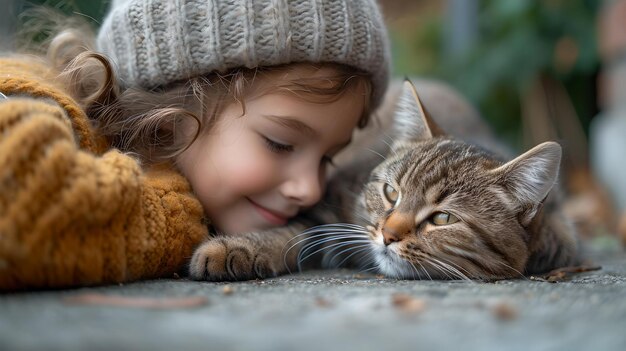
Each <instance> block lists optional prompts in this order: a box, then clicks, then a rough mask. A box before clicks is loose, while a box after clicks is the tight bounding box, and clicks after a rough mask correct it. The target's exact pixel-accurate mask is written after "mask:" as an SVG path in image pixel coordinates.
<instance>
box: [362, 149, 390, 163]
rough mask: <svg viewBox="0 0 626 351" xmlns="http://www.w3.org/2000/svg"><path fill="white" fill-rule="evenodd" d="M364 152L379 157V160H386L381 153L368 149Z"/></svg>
mask: <svg viewBox="0 0 626 351" xmlns="http://www.w3.org/2000/svg"><path fill="white" fill-rule="evenodd" d="M366 150H367V151H369V152H371V153H373V154H375V155H377V156H380V158H382V159H383V161H385V160H387V158H386V157H385V156H383V155H382V154H381V153H379V152H377V151H376V150H373V149H370V148H367V149H366Z"/></svg>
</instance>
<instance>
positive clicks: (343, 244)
mask: <svg viewBox="0 0 626 351" xmlns="http://www.w3.org/2000/svg"><path fill="white" fill-rule="evenodd" d="M366 242H367V241H364V240H348V241H341V242H338V243H334V244H331V245H328V246H325V247H321V248H319V249H317V250H315V251H313V252H311V253H309V254H307V255H306V256H304V255H298V270H302V262H304V261H306V260H307V259H308V258H309V257H311V256H313V255H315V254H317V253H320V252H323V251H325V250H327V249H329V248H334V250H338V249H341V248H344V247H346V246H348V247H349V246H351V245H354V244H364V243H366ZM307 250H308V248H307ZM331 252H332V251H331ZM302 256H304V257H302Z"/></svg>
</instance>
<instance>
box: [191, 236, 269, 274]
mask: <svg viewBox="0 0 626 351" xmlns="http://www.w3.org/2000/svg"><path fill="white" fill-rule="evenodd" d="M239 239H240V238H228V237H219V238H213V239H211V240H209V241H207V242H205V243H203V244H202V245H200V246H199V247H198V248H197V249H196V251H195V252H194V254H193V256H192V258H191V263H190V266H189V275H190V276H191V278H192V279H195V280H209V281H222V280H248V279H256V278H268V277H275V276H276V275H278V269H277V267H276V265H275V262H273V260H271V258H270V257H267V256H266V255H264V254H262V253H259V252H257V251H258V249H256V250H255V249H254V248H253V247H251V245H250V244H249V243H247V242H246V241H245V240H239Z"/></svg>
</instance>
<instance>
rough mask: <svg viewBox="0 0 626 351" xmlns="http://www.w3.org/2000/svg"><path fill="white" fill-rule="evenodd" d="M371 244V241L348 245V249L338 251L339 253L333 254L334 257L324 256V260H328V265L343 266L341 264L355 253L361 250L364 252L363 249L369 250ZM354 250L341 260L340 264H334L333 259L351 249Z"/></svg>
mask: <svg viewBox="0 0 626 351" xmlns="http://www.w3.org/2000/svg"><path fill="white" fill-rule="evenodd" d="M369 246H370V244H369V243H363V244H358V245H354V246H351V247H348V248H347V249H343V250H341V251H340V252H337V253H335V254H333V256H332V257H330V256H326V257H324V261H326V262H327V264H326V266H327V267H333V268H337V267H341V265H343V264H344V263H345V262H346V261H347V260H348V259H350V257H352V256H354V255H355V254H357V253H359V252H363V251H365V250H367V249H368V248H369ZM352 250H354V252H352V253H351V254H349V255H348V256H346V257H345V258H344V259H343V260H342V261H341V262H339V264H337V265H332V263H333V261H334V260H335V259H336V258H337V257H338V256H341V255H342V254H344V253H346V252H349V251H352ZM329 257H330V258H329Z"/></svg>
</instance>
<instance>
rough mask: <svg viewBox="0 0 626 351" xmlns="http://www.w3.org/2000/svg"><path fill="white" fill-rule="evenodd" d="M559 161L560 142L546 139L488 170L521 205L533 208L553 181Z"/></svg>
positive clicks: (557, 172)
mask: <svg viewBox="0 0 626 351" xmlns="http://www.w3.org/2000/svg"><path fill="white" fill-rule="evenodd" d="M560 164H561V146H560V145H559V144H557V143H555V142H552V141H548V142H545V143H542V144H539V145H537V146H535V147H534V148H532V149H530V150H528V151H527V152H525V153H524V154H522V155H521V156H518V157H517V158H515V159H514V160H512V161H509V162H507V163H506V164H504V165H502V166H500V167H498V168H496V169H494V170H492V171H491V172H493V173H494V174H495V175H496V176H497V177H498V178H499V179H501V182H503V185H504V186H505V187H506V188H507V189H508V190H509V191H510V192H511V193H512V194H513V197H514V198H515V199H516V200H517V201H518V202H519V203H520V204H521V205H522V206H524V207H530V208H535V207H537V206H538V205H539V204H540V203H541V202H542V201H543V200H544V199H545V198H546V196H548V193H549V192H550V190H551V189H552V187H553V186H554V184H555V183H556V181H557V179H558V176H559V166H560Z"/></svg>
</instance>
